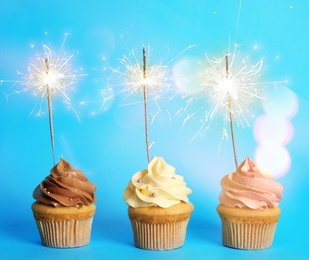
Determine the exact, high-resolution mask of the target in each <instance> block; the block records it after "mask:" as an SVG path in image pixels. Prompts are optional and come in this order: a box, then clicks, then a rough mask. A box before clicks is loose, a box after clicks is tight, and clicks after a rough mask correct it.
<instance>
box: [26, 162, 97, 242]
mask: <svg viewBox="0 0 309 260" xmlns="http://www.w3.org/2000/svg"><path fill="white" fill-rule="evenodd" d="M50 173H51V174H50V175H49V176H47V177H46V178H45V180H44V181H42V182H41V183H40V185H38V186H37V187H36V189H35V190H34V192H33V197H34V199H36V200H37V201H36V202H34V203H33V204H32V207H31V208H32V211H33V215H34V218H35V221H36V223H37V226H38V229H39V233H40V236H41V240H42V243H43V245H44V246H48V247H57V248H66V247H78V246H84V245H87V244H89V242H90V234H91V226H92V219H93V215H94V213H95V209H96V206H95V205H94V203H93V202H94V201H97V198H96V196H95V194H94V192H95V190H96V186H95V185H94V184H93V183H91V182H89V181H88V179H87V178H86V177H85V175H84V174H83V173H82V172H81V171H80V170H75V169H74V168H73V167H72V166H71V165H70V164H69V163H68V162H67V161H65V160H63V159H61V160H60V162H59V163H58V164H57V165H56V166H55V167H53V168H52V169H51V171H50Z"/></svg>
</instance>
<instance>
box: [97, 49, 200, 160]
mask: <svg viewBox="0 0 309 260" xmlns="http://www.w3.org/2000/svg"><path fill="white" fill-rule="evenodd" d="M192 47H194V46H192V45H190V46H189V47H187V48H186V49H185V50H183V51H182V52H181V53H179V54H178V55H176V56H175V57H174V58H172V59H171V60H169V61H168V62H166V64H164V62H165V60H167V59H168V58H169V57H170V55H171V54H169V55H167V56H166V57H165V58H164V59H163V60H161V61H160V62H159V63H156V64H152V63H151V49H150V46H148V47H147V49H146V48H145V47H144V48H143V60H142V61H141V60H140V59H139V58H138V55H136V51H134V50H132V51H131V52H130V54H129V55H128V56H126V55H124V56H123V58H121V59H119V61H120V65H121V66H120V67H119V68H116V69H114V68H112V67H111V66H110V65H109V64H108V63H107V65H108V68H109V70H111V71H112V73H111V75H110V76H109V77H108V78H107V80H108V81H110V80H113V82H115V81H116V82H117V80H119V83H116V84H115V83H114V84H113V85H112V88H113V90H114V94H113V96H107V97H106V96H104V91H101V95H102V96H103V98H104V101H103V105H104V103H105V102H106V101H107V100H108V99H110V98H113V97H114V96H115V95H119V94H124V95H126V96H131V95H133V94H141V93H143V95H144V101H139V102H143V103H144V107H145V131H146V147H147V159H148V161H149V159H150V155H149V149H150V148H151V146H152V145H153V143H154V142H152V143H151V144H150V145H149V133H148V132H149V128H148V102H149V101H153V102H155V104H156V106H157V108H158V111H157V112H156V113H154V114H153V118H152V120H151V123H152V122H153V121H154V118H155V117H156V116H157V115H158V113H159V112H160V111H161V109H160V106H159V104H158V102H157V101H158V100H160V99H163V98H167V99H170V98H171V96H170V95H168V93H170V91H171V87H172V86H173V80H172V76H171V68H170V67H169V64H170V63H171V62H172V61H174V60H175V59H176V58H177V57H179V56H180V55H181V54H182V53H184V52H185V51H187V50H188V49H190V48H192ZM146 53H147V55H146ZM103 59H104V58H103ZM104 60H105V59H104ZM146 71H147V77H146ZM123 82H124V83H123ZM139 102H135V103H129V104H125V105H121V106H126V105H132V104H136V103H139Z"/></svg>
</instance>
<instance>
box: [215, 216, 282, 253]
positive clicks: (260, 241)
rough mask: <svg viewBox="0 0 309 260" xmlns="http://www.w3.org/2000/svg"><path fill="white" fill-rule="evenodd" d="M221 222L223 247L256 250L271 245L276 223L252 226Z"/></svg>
mask: <svg viewBox="0 0 309 260" xmlns="http://www.w3.org/2000/svg"><path fill="white" fill-rule="evenodd" d="M221 221H222V242H223V244H224V245H225V246H228V247H233V248H238V249H249V250H258V249H264V248H268V247H270V246H271V245H272V243H273V239H274V235H275V231H276V227H277V223H273V224H265V225H252V224H244V223H233V222H229V221H226V220H223V219H222V220H221Z"/></svg>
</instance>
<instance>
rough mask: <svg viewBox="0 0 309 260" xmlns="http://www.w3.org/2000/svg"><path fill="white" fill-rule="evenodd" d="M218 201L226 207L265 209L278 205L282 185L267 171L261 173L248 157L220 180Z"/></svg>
mask: <svg viewBox="0 0 309 260" xmlns="http://www.w3.org/2000/svg"><path fill="white" fill-rule="evenodd" d="M221 187H222V191H221V193H220V195H219V200H220V202H221V203H222V204H223V205H224V206H227V207H230V208H232V207H239V208H250V209H260V210H265V209H267V208H268V207H269V208H274V207H278V205H279V202H280V201H281V199H282V197H283V195H282V192H283V187H282V185H281V184H280V183H278V182H276V181H274V180H273V178H272V176H271V175H270V174H268V173H261V171H260V170H259V169H258V167H257V165H256V163H255V162H254V161H252V160H251V159H250V158H249V157H247V158H246V160H245V161H244V162H243V163H242V164H241V165H240V166H239V167H238V168H237V170H236V172H233V173H230V174H228V175H226V176H224V177H223V179H222V180H221Z"/></svg>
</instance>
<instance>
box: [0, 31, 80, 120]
mask: <svg viewBox="0 0 309 260" xmlns="http://www.w3.org/2000/svg"><path fill="white" fill-rule="evenodd" d="M66 37H67V34H66V35H65V37H64V40H63V43H62V46H61V49H60V52H59V53H58V54H57V53H56V52H54V51H53V50H52V49H51V48H49V47H48V46H47V45H45V44H43V52H42V53H40V52H38V51H37V52H36V55H35V57H34V58H33V59H31V61H30V64H29V66H28V72H27V73H21V72H19V71H17V73H18V74H19V75H21V77H22V79H21V80H17V81H14V80H5V81H2V82H13V83H14V84H13V86H14V85H15V84H17V83H19V84H20V85H21V86H23V87H24V88H23V89H21V90H15V93H17V94H19V93H21V92H28V91H32V93H33V94H34V96H36V97H39V98H41V102H40V103H41V104H40V108H39V111H38V113H37V115H38V116H39V115H41V113H42V104H43V99H44V98H45V97H46V96H47V87H46V86H47V85H48V86H49V90H50V93H51V95H52V96H54V95H60V96H62V100H63V103H65V104H66V105H67V106H68V107H69V108H70V109H72V110H73V111H74V113H75V115H76V116H77V118H78V120H79V121H80V118H79V116H78V113H77V112H76V111H75V109H74V108H73V106H72V105H71V98H70V92H72V91H75V87H74V84H75V83H76V82H77V81H78V78H79V77H81V76H86V74H76V73H75V72H76V71H73V69H72V66H71V59H72V58H73V55H67V54H66V53H65V52H64V51H63V47H64V43H65V40H66ZM46 59H47V60H48V65H49V71H48V73H46V63H45V60H46ZM33 111H34V108H33V110H32V112H33ZM32 112H31V114H32Z"/></svg>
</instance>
